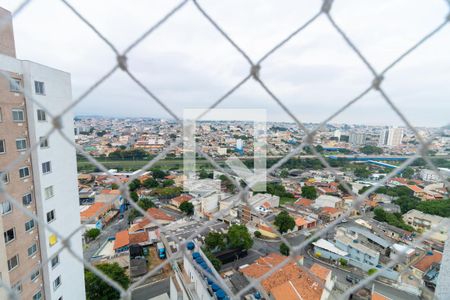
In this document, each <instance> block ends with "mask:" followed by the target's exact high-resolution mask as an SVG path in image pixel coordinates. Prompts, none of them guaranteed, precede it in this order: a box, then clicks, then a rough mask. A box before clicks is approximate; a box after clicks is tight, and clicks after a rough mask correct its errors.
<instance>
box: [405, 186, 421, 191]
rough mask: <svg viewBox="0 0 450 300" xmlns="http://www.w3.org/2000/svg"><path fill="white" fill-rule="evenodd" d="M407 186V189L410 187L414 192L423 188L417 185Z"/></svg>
mask: <svg viewBox="0 0 450 300" xmlns="http://www.w3.org/2000/svg"><path fill="white" fill-rule="evenodd" d="M407 187H409V189H411V190H412V191H413V192H414V193H422V192H423V190H422V189H421V188H420V187H418V186H417V185H407Z"/></svg>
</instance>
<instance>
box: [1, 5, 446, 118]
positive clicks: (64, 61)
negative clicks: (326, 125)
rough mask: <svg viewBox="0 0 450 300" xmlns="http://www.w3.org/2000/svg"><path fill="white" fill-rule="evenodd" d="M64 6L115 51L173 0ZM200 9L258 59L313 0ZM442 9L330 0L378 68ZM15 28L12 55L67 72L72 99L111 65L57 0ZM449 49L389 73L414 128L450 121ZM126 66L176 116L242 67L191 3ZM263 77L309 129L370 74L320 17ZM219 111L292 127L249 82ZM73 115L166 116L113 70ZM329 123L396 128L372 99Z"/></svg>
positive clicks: (214, 94)
mask: <svg viewBox="0 0 450 300" xmlns="http://www.w3.org/2000/svg"><path fill="white" fill-rule="evenodd" d="M20 2H22V1H18V0H0V6H2V7H4V8H6V9H9V10H14V9H15V8H16V7H17V5H18V3H20ZM70 3H72V5H73V6H74V7H75V8H76V9H77V10H79V12H80V13H81V14H83V16H84V17H85V18H86V19H88V20H89V21H90V22H91V23H92V24H93V25H94V26H95V27H96V28H97V29H98V30H99V31H100V32H101V33H102V34H104V36H105V37H107V38H108V39H109V40H110V41H111V42H112V43H113V44H114V45H115V46H116V47H117V49H118V50H119V51H122V50H124V49H125V48H126V47H127V46H128V45H129V44H131V43H132V42H133V41H134V40H135V39H137V38H138V37H139V36H140V35H141V34H142V33H143V32H145V30H146V29H148V28H149V27H151V26H152V25H153V24H155V23H156V22H157V21H158V20H159V19H161V18H162V17H163V16H164V15H165V14H166V13H167V12H168V11H170V10H171V9H172V8H173V7H174V6H176V5H177V4H178V3H179V1H171V0H165V1H164V0H162V1H148V0H134V1H118V0H96V1H92V0H78V1H74V0H71V1H70ZM200 4H202V6H203V7H204V9H205V10H206V11H207V12H208V13H209V14H210V15H211V16H212V17H213V18H214V19H215V20H216V21H217V23H218V24H219V25H220V26H221V27H222V28H223V29H224V30H225V31H226V32H227V33H228V34H229V35H230V37H232V39H233V40H234V41H235V42H236V43H237V44H238V45H239V46H240V47H241V48H242V49H243V50H244V51H245V52H246V53H247V54H248V55H249V56H250V58H251V59H252V60H253V61H257V60H258V59H259V58H260V57H261V56H263V55H264V54H265V53H266V52H267V51H268V50H269V49H271V48H272V47H273V46H274V45H275V44H276V43H278V42H279V41H281V40H282V39H283V38H285V37H286V36H288V35H289V34H290V33H291V32H293V31H294V30H295V29H297V28H298V27H299V26H301V25H302V24H303V23H305V22H306V21H307V20H308V19H309V18H311V17H312V16H313V15H314V14H315V13H316V12H317V11H318V10H319V8H320V5H321V1H319V0H317V1H313V0H305V1H298V0H295V1H261V0H260V1H256V0H255V1H252V0H246V1H242V0H240V1H239V0H233V1H230V0H227V1H200ZM448 12H449V6H448V5H447V3H446V1H445V0H440V1H439V0H435V1H429V0H420V1H419V0H395V1H394V0H371V1H369V0H364V1H361V0H340V1H339V0H337V1H335V4H334V5H333V8H332V15H333V17H334V19H335V20H336V22H337V23H338V24H339V25H340V26H341V27H342V28H343V29H344V30H345V32H346V33H347V34H348V36H349V37H350V38H351V39H352V40H353V41H354V43H355V44H356V45H357V47H358V48H359V49H360V50H361V52H362V53H363V54H364V55H365V56H366V57H367V59H368V60H369V62H370V63H372V64H373V66H374V68H375V69H376V70H377V71H381V70H383V69H384V68H385V67H386V66H387V65H389V64H390V63H391V62H392V61H393V60H394V59H396V58H397V57H398V56H399V55H401V54H402V53H403V52H405V51H406V50H407V49H408V48H409V47H411V46H412V45H413V44H414V43H416V42H417V41H418V40H420V39H421V38H422V37H423V36H424V35H426V34H427V33H429V32H430V31H432V30H433V29H434V28H436V27H437V26H438V25H439V24H440V23H442V22H443V20H444V18H445V16H446V15H447V14H448ZM14 29H15V38H16V48H17V54H18V57H19V58H21V59H27V60H32V61H36V62H40V63H42V64H45V65H49V66H52V67H55V68H57V69H61V70H65V71H68V72H70V73H71V74H72V84H73V95H74V98H76V97H78V96H79V95H80V94H82V93H83V92H84V91H85V90H86V89H87V88H88V87H89V86H90V85H91V84H93V83H94V82H95V81H96V80H97V79H98V78H100V77H101V76H102V75H103V74H105V73H106V72H107V71H109V70H110V69H111V68H112V66H113V64H114V63H115V56H114V53H113V52H112V51H111V49H110V48H109V47H108V46H107V45H106V44H105V43H104V42H103V41H102V40H100V39H99V38H98V37H97V36H96V35H95V34H94V33H93V32H92V30H91V29H90V28H89V27H87V26H86V25H85V24H84V23H82V22H81V21H80V20H79V19H78V18H77V16H75V15H74V14H73V13H72V12H71V11H70V10H69V9H68V8H67V7H66V6H65V5H64V4H63V3H62V2H61V1H58V0H33V1H31V4H29V5H28V6H27V7H26V8H25V9H24V10H23V11H22V12H21V13H20V14H19V15H18V16H17V17H16V18H15V19H14ZM449 53H450V24H449V25H447V26H446V27H445V28H443V29H442V30H441V31H440V32H439V33H438V34H436V35H435V36H434V37H432V38H431V39H430V40H429V41H428V42H427V43H425V44H424V45H422V46H421V47H420V48H419V49H417V50H416V51H414V52H413V53H412V54H411V55H410V56H408V57H407V58H406V59H405V60H403V61H402V62H401V63H400V64H399V65H397V66H396V67H395V68H393V69H392V70H391V71H389V72H388V74H387V75H386V78H385V82H384V83H383V87H384V88H385V90H386V92H387V94H388V95H389V96H391V98H392V100H393V101H394V102H395V103H396V104H397V105H398V106H399V107H400V108H401V110H402V111H404V113H405V115H406V116H407V117H408V119H410V121H411V122H412V123H413V124H415V125H417V126H442V125H445V124H448V123H449V121H450V117H449V116H450V114H449V112H450V54H449ZM128 63H129V67H130V70H131V72H132V73H133V74H134V75H135V76H136V77H137V78H139V79H140V80H141V81H142V82H143V83H144V84H145V85H146V86H147V87H148V88H149V89H150V90H151V91H152V92H154V94H156V95H157V96H158V97H159V98H161V99H162V100H163V101H164V102H165V103H166V104H167V106H168V107H170V108H171V109H173V111H174V112H175V113H177V114H179V115H182V113H183V109H184V108H205V107H207V106H208V105H210V104H211V103H212V102H213V101H215V100H216V99H218V98H219V97H221V96H222V95H223V94H224V93H226V92H227V91H228V90H229V89H231V87H233V86H234V85H235V84H237V83H238V82H239V81H241V80H242V79H243V78H244V77H245V76H246V75H247V74H248V72H249V68H250V66H249V64H248V63H247V61H246V60H245V59H244V58H243V57H242V55H240V53H239V52H237V51H236V49H234V48H233V47H232V46H231V45H230V43H228V42H227V41H226V40H225V39H224V38H223V37H222V36H221V35H220V34H219V32H217V30H215V29H214V28H213V27H212V25H211V24H210V23H209V22H208V21H207V20H206V19H205V18H204V17H203V16H202V15H201V14H200V12H199V11H198V10H197V9H196V7H195V6H194V5H193V3H188V4H187V5H185V6H184V7H183V8H182V9H181V10H180V11H178V12H177V13H176V14H175V15H174V16H173V17H172V18H170V19H169V20H168V21H167V22H166V23H165V24H163V25H162V26H161V27H160V28H159V29H158V30H157V31H155V32H154V33H153V34H151V35H150V36H149V37H148V38H146V39H145V40H144V41H143V42H142V43H141V44H139V45H138V46H137V47H136V48H134V49H133V50H132V51H131V52H130V53H129V59H128ZM261 78H262V79H263V80H264V82H265V83H266V84H267V86H268V87H269V88H270V89H271V90H272V91H273V92H274V93H275V94H276V95H277V96H278V97H279V98H280V99H281V100H282V101H283V102H284V103H285V104H286V106H288V107H289V108H290V109H291V110H292V112H293V113H294V114H295V115H296V116H297V117H298V118H299V119H300V120H302V121H305V122H320V121H322V120H323V119H325V118H327V117H328V116H329V115H331V114H332V113H333V112H334V111H336V110H337V109H339V107H341V106H343V105H344V104H345V103H346V102H348V101H349V100H350V99H352V98H353V97H355V96H356V95H358V94H359V93H361V92H362V91H363V90H364V89H366V88H367V87H368V86H369V85H370V82H371V81H372V75H371V73H370V72H369V70H368V69H367V67H366V66H365V65H364V64H363V63H362V62H361V61H360V60H359V59H358V57H357V56H356V54H355V53H354V52H352V51H351V49H350V48H349V47H348V45H347V44H346V43H345V42H344V40H343V39H342V37H341V36H339V34H338V33H337V32H336V30H334V28H333V27H332V26H331V24H330V23H329V21H328V20H327V19H326V17H325V16H323V15H322V16H321V17H319V18H318V19H317V20H316V21H315V22H314V23H313V24H312V25H311V26H310V27H308V28H307V29H305V30H304V31H303V32H301V33H300V34H298V35H297V36H296V37H294V38H293V39H292V40H291V41H289V42H288V43H287V44H286V45H285V46H284V47H282V48H281V49H280V50H278V51H276V52H275V53H274V54H273V55H272V56H270V57H269V58H268V59H267V60H265V61H264V62H263V64H262V68H261ZM219 107H220V108H258V109H267V111H268V115H269V119H270V120H275V121H290V120H291V119H290V118H289V116H287V115H286V113H285V112H283V111H282V109H281V108H279V106H277V105H276V103H275V102H274V101H273V100H272V99H271V98H270V97H269V96H268V95H267V93H266V92H264V91H263V90H262V88H261V87H260V86H259V85H258V84H257V83H256V82H255V81H254V80H249V81H248V82H247V83H246V84H245V85H244V86H242V87H241V89H239V90H238V91H236V92H235V93H234V94H233V95H232V96H230V97H229V98H228V99H227V100H225V102H223V103H222V104H221V105H220V106H219ZM75 113H77V114H97V115H106V116H131V117H142V116H145V117H163V118H168V117H169V115H168V114H167V113H166V112H165V111H164V110H163V109H162V108H161V107H160V106H159V105H158V104H157V103H155V102H154V101H153V100H152V99H150V98H149V97H148V96H147V95H146V94H145V93H144V92H143V91H142V90H141V89H140V88H139V87H138V86H137V85H136V84H135V83H134V82H132V81H131V80H130V78H128V77H127V75H126V74H124V73H123V72H121V71H120V70H119V71H117V72H116V73H115V74H113V76H112V77H111V78H110V79H109V80H108V81H106V82H105V83H104V84H102V85H101V86H100V87H99V88H98V89H97V90H95V91H94V92H93V93H92V94H91V95H89V96H88V97H87V98H86V99H85V100H84V101H83V102H81V103H80V104H79V105H78V106H77V107H76V108H75ZM332 122H335V123H343V122H346V123H359V124H373V125H382V124H386V125H401V124H402V123H401V120H400V119H399V117H398V116H396V115H395V114H394V113H393V112H392V111H391V110H390V108H389V107H388V105H387V104H386V103H385V102H384V100H383V99H382V98H381V97H380V96H379V94H378V93H375V92H371V93H369V94H368V95H366V96H365V97H364V98H362V99H361V100H360V101H359V102H357V103H356V104H355V105H353V106H351V107H350V108H349V109H348V110H347V111H345V112H344V113H342V114H341V115H339V116H338V117H336V118H335V119H333V120H332Z"/></svg>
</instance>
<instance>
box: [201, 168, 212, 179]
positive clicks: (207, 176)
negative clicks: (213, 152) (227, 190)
mask: <svg viewBox="0 0 450 300" xmlns="http://www.w3.org/2000/svg"><path fill="white" fill-rule="evenodd" d="M198 177H199V178H200V179H206V178H213V173H208V172H207V171H206V170H205V169H201V170H200V172H199V174H198Z"/></svg>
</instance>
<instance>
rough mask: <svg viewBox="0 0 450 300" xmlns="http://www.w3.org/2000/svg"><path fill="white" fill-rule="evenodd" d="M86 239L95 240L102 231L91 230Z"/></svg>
mask: <svg viewBox="0 0 450 300" xmlns="http://www.w3.org/2000/svg"><path fill="white" fill-rule="evenodd" d="M85 235H86V237H88V238H90V239H92V240H95V239H96V238H97V237H98V236H99V235H100V229H98V228H91V229H89V230H88V231H86V233H85Z"/></svg>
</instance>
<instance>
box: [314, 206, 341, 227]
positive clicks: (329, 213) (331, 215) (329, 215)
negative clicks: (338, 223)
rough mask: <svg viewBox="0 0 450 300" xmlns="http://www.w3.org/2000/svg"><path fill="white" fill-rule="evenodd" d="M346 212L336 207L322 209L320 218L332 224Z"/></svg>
mask: <svg viewBox="0 0 450 300" xmlns="http://www.w3.org/2000/svg"><path fill="white" fill-rule="evenodd" d="M343 213H344V211H343V210H342V209H338V208H334V207H322V208H321V209H320V213H319V218H320V219H321V220H322V221H323V222H325V223H328V222H332V221H334V220H336V219H337V218H339V217H340V216H341V215H342V214H343Z"/></svg>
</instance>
